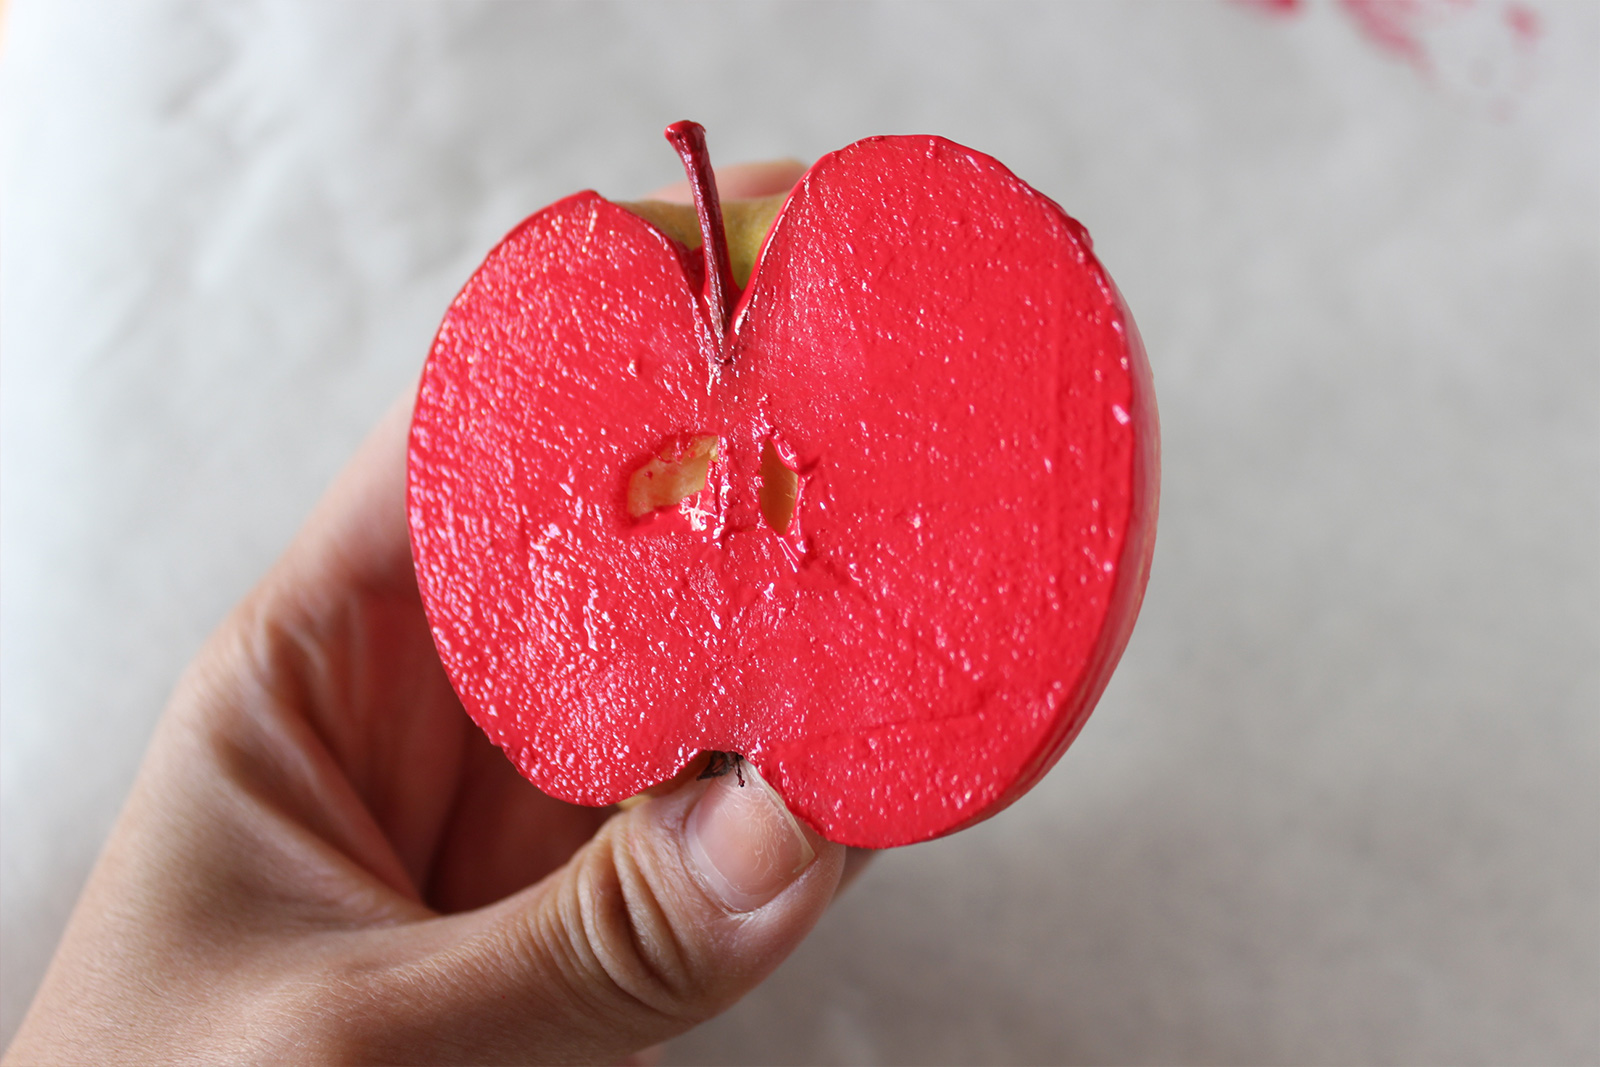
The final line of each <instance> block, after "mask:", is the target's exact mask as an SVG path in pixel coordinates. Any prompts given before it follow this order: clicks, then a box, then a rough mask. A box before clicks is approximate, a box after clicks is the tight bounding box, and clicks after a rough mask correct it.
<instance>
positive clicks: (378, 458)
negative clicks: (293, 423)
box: [5, 163, 865, 1064]
mask: <svg viewBox="0 0 1600 1067" xmlns="http://www.w3.org/2000/svg"><path fill="white" fill-rule="evenodd" d="M801 169H802V168H801V167H800V165H799V164H797V163H767V164H754V165H748V166H745V167H734V168H728V169H727V170H725V171H722V172H719V176H718V178H719V183H720V184H721V186H722V190H723V195H724V196H727V197H738V196H759V195H766V194H770V193H773V192H779V191H782V190H784V189H787V188H788V187H789V186H790V185H792V184H793V183H794V181H795V180H796V179H797V178H798V177H799V175H800V173H801ZM657 195H658V197H663V198H666V197H676V198H677V199H679V200H684V199H686V198H687V189H686V187H682V186H680V187H677V188H675V189H668V190H663V192H662V193H660V194H657ZM409 411H410V405H409V403H408V402H405V401H403V402H401V403H397V404H396V405H395V406H394V408H392V409H391V410H390V411H389V413H388V414H387V415H386V416H385V417H384V419H383V420H382V421H381V422H380V423H379V425H378V426H377V427H376V429H375V430H374V431H373V432H372V434H371V436H370V437H369V438H368V439H367V441H366V443H365V444H364V445H363V446H362V447H361V449H360V451H359V452H358V453H357V455H356V456H355V458H354V459H353V460H352V462H351V463H350V465H349V466H348V467H347V468H346V470H345V471H344V472H343V474H342V475H340V477H339V478H338V479H337V481H336V482H335V483H334V485H333V486H332V488H331V489H330V490H329V491H328V493H327V495H326V496H325V497H324V498H323V500H322V502H321V503H320V504H319V505H318V507H317V509H316V511H315V512H314V513H313V515H312V517H311V518H310V520H309V521H308V522H307V524H306V526H305V527H304V529H303V530H302V531H301V532H300V534H299V535H298V537H297V538H296V539H295V541H294V542H293V544H292V545H291V546H290V548H289V549H288V551H287V552H286V553H285V555H284V556H283V557H282V559H280V560H279V561H278V563H277V564H276V565H275V566H274V567H273V568H272V570H271V571H270V572H269V573H268V574H267V576H266V577H265V578H264V579H263V580H262V582H261V584H260V585H259V586H257V587H256V589H255V590H254V591H253V592H252V593H251V594H250V595H249V596H248V597H247V598H246V599H245V600H244V602H243V603H241V604H240V605H239V606H238V607H237V608H236V609H235V610H234V611H233V613H232V614H231V615H230V616H229V617H228V618H227V619H226V620H225V621H224V622H223V624H222V626H221V627H220V628H219V629H218V631H217V632H216V633H215V634H214V635H213V636H212V638H211V639H210V641H209V642H208V643H207V644H206V646H205V647H204V649H203V650H202V651H201V653H200V655H199V656H198V658H197V659H196V660H195V661H194V663H193V664H192V665H191V666H190V667H189V669H188V671H187V672H186V673H185V675H184V676H183V678H182V680H181V682H180V683H179V685H178V687H177V690H176V692H175V693H174V695H173V697H172V700H171V703H170V705H169V706H168V707H167V709H166V712H165V714H164V715H163V716H162V718H161V721H160V723H159V724H158V726H157V728H156V732H155V736H154V738H153V740H152V742H151V745H150V748H149V751H148V752H147V753H146V756H145V759H144V763H143V765H142V766H141V768H140V771H139V775H138V778H137V780H136V782H135V784H134V787H133V791H132V793H131V794H130V795H129V798H128V800H127V803H126V805H125V807H124V809H123V811H122V813H121V816H120V818H119V819H118V821H117V824H116V826H115V828H114V829H113V831H112V834H111V837H110V839H109V840H108V841H107V843H106V846H105V849H104V851H103V852H102V854H101V856H100V859H99V862H98V863H97V865H96V867H95V869H94V871H93V873H92V874H91V876H90V878H89V881H88V884H87V886H86V887H85V889H84V891H83V895H82V897H81V898H80V899H79V901H78V904H77V907H76V909H75V910H74V912H73V915H72V918H71V921H70V922H69V924H68V927H67V931H66V933H65V935H64V937H63V939H62V942H61V944H60V947H59V948H58V949H57V952H56V956H55V958H54V960H53V961H52V963H51V966H50V969H49V971H48V973H47V975H46V976H45V980H44V983H43V986H42V987H41V989H40V991H39V994H38V996H37V998H36V999H35V1001H34V1003H33V1005H32V1007H31V1009H30V1010H29V1013H28V1016H27V1018H26V1019H25V1020H24V1022H23V1024H22V1028H21V1030H20V1031H19V1032H18V1034H17V1037H16V1039H15V1041H14V1042H13V1044H12V1046H11V1048H10V1049H9V1050H8V1052H7V1055H6V1061H5V1062H6V1063H7V1064H33V1063H51V1062H67V1063H91V1062H92V1063H116V1062H130V1061H132V1062H141V1063H151V1062H163V1063H180V1062H205V1063H221V1062H236V1061H249V1062H318V1063H326V1062H383V1063H450V1062H472V1063H489V1062H556V1063H577V1062H599V1063H603V1062H618V1061H621V1060H624V1059H626V1058H628V1057H630V1056H632V1055H634V1054H636V1053H637V1051H638V1050H640V1049H644V1048H646V1047H647V1046H651V1045H653V1044H655V1043H657V1042H660V1041H663V1040H665V1039H667V1038H669V1037H671V1036H673V1035H675V1034H678V1033H681V1032H682V1031H684V1030H687V1029H689V1028H690V1027H692V1026H694V1025H695V1024H697V1023H699V1022H701V1021H703V1020H705V1019H707V1018H710V1017H711V1016H713V1015H715V1014H717V1013H718V1012H720V1011H722V1010H723V1009H725V1008H727V1007H728V1006H729V1005H730V1004H732V1003H733V1002H734V1001H736V1000H738V999H739V997H740V996H742V995H743V994H744V993H746V992H747V991H749V990H750V989H751V988H752V987H753V986H755V985H756V984H757V983H758V982H760V981H761V980H762V978H764V977H765V976H766V975H767V974H768V973H769V972H770V971H771V970H772V969H773V968H774V967H776V966H777V965H778V963H779V962H780V961H781V960H783V959H784V957H786V956H787V955H788V954H789V952H790V951H791V950H792V949H793V948H794V947H795V946H796V945H797V944H798V943H799V942H800V940H801V939H802V938H803V937H804V936H805V935H806V933H807V932H808V931H809V930H810V929H811V927H812V926H813V925H814V924H815V923H816V921H817V919H818V918H819V917H820V916H821V914H822V912H823V910H824V909H825V908H826V907H827V906H828V903H829V902H830V901H831V900H832V899H833V897H834V895H835V894H836V893H837V892H838V890H839V888H840V886H841V884H842V882H843V881H844V880H846V878H847V877H848V876H849V875H850V874H853V873H854V872H855V870H856V869H858V868H859V866H860V864H861V863H862V862H863V861H864V859H865V854H864V853H857V852H855V850H846V849H845V848H843V847H841V846H839V845H835V844H832V843H830V842H828V841H825V840H823V839H822V838H821V837H820V836H818V835H817V834H816V833H815V832H813V831H812V830H811V829H810V828H808V827H806V826H805V825H804V824H802V823H799V822H798V821H797V820H795V819H794V818H793V817H792V816H790V814H789V813H788V811H787V810H786V809H785V808H784V806H783V804H782V801H781V800H779V799H778V796H777V794H776V793H775V792H773V791H772V790H771V789H770V788H769V787H767V786H765V785H764V784H763V783H761V782H760V781H759V779H757V778H755V777H754V776H753V775H752V774H751V773H750V771H749V769H748V768H747V769H746V771H745V776H744V777H745V780H746V781H747V782H749V783H750V784H749V786H747V787H745V788H740V786H739V785H738V784H737V781H736V779H735V777H734V776H732V775H728V776H725V777H721V778H715V779H711V780H707V781H698V780H695V777H694V775H693V773H692V772H691V773H686V774H685V775H683V776H681V777H680V778H679V779H678V780H677V781H675V782H673V783H669V784H667V785H666V786H664V787H660V788H658V789H657V790H653V791H652V795H651V796H649V797H648V798H646V799H644V800H643V801H642V802H641V803H637V804H630V805H628V806H627V807H626V810H620V811H619V810H617V809H615V808H612V809H591V808H581V807H575V806H572V805H569V804H565V803H562V802H559V801H556V800H554V799H552V798H550V797H548V796H546V795H544V794H543V793H540V792H539V791H538V790H537V789H535V788H534V787H533V786H532V785H530V784H529V783H528V782H527V781H525V780H524V779H523V778H522V777H521V776H520V775H519V774H518V773H517V771H516V769H515V768H514V767H513V766H512V765H511V763H510V762H509V761H508V760H507V759H506V758H505V757H504V755H502V754H501V752H500V751H499V750H498V749H497V748H495V747H494V746H493V745H492V744H491V743H490V742H489V741H488V740H487V738H485V737H484V735H483V734H482V733H481V732H480V731H479V730H478V728H477V727H476V726H475V725H473V723H472V722H471V721H470V720H469V719H468V718H467V716H466V714H465V713H464V712H463V710H462V708H461V705H460V703H459V702H458V700H457V699H456V696H455V694H454V693H453V692H452V690H451V688H450V683H449V681H448V680H447V678H446V677H445V673H444V669H443V667H442V666H441V665H440V663H439V659H438V655H437V653H436V652H435V650H434V646H433V640H432V637H431V636H430V634H429V630H428V625H427V621H426V619H425V618H424V616H423V611H422V605H421V601H420V600H419V598H418V593H417V586H416V581H415V578H414V576H413V573H412V566H411V551H410V544H409V542H408V539H407V529H406V516H405V447H406V431H407V423H408V416H409Z"/></svg>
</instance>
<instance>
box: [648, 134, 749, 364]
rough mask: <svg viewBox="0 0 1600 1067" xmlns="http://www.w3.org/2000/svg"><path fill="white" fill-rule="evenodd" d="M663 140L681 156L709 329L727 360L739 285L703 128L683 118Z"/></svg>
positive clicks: (722, 356) (723, 358) (718, 348)
mask: <svg viewBox="0 0 1600 1067" xmlns="http://www.w3.org/2000/svg"><path fill="white" fill-rule="evenodd" d="M666 137H667V140H668V141H669V142H670V143H671V144H672V147H673V148H675V149H677V151H678V158H679V159H681V160H683V169H684V173H686V174H687V175H688V176H689V190H690V191H691V192H692V193H693V194H694V210H695V214H697V215H699V216H700V244H701V249H702V253H703V255H704V258H705V275H706V281H705V291H704V297H705V302H706V306H707V308H708V309H709V310H710V312H711V333H712V336H713V339H714V340H715V342H716V346H717V352H718V353H719V354H720V358H721V360H722V361H723V362H727V352H728V344H727V338H728V330H729V328H730V327H731V326H732V324H733V305H734V303H735V301H737V300H738V299H739V286H738V283H736V282H735V281H734V280H733V265H732V263H731V261H730V260H729V258H728V235H727V231H726V230H724V229H723V225H722V202H721V201H720V200H719V199H718V197H717V178H716V175H715V174H713V173H712V170H711V153H710V152H709V151H707V149H706V128H705V127H704V126H702V125H700V124H699V123H698V122H690V121H688V120H687V119H685V120H684V121H682V122H674V123H673V124H672V125H671V126H668V127H667V129H666Z"/></svg>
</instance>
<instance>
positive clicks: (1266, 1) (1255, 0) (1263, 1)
mask: <svg viewBox="0 0 1600 1067" xmlns="http://www.w3.org/2000/svg"><path fill="white" fill-rule="evenodd" d="M1303 2H1304V0H1234V3H1236V4H1240V5H1242V6H1244V7H1253V8H1256V9H1258V10H1261V11H1266V12H1268V13H1270V14H1273V15H1298V14H1299V13H1300V9H1301V7H1302V5H1303Z"/></svg>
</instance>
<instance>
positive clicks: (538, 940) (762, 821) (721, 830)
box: [365, 764, 845, 1063]
mask: <svg viewBox="0 0 1600 1067" xmlns="http://www.w3.org/2000/svg"><path fill="white" fill-rule="evenodd" d="M741 777H742V782H743V784H741ZM844 858H845V849H844V847H843V846H841V845H835V844H832V843H831V842H828V841H826V840H824V839H823V838H822V837H821V836H820V835H818V834H817V833H816V832H815V831H813V830H811V829H810V828H809V827H807V826H805V825H804V824H802V823H801V822H800V821H799V820H797V819H795V818H794V816H792V815H791V814H790V813H789V811H788V809H787V808H786V807H785V806H784V804H783V801H782V800H781V799H780V798H779V796H778V794H777V792H776V791H774V790H773V789H772V788H771V787H770V786H769V785H767V784H766V782H765V781H763V780H762V778H761V777H760V775H759V774H757V773H756V772H755V770H754V768H753V767H751V766H750V765H749V764H745V765H744V766H743V768H742V769H741V773H740V774H739V775H735V774H728V775H724V776H723V777H720V778H714V779H710V780H708V781H692V782H688V783H686V784H684V785H682V786H681V787H679V788H678V789H676V790H674V791H672V792H670V793H668V794H666V795H664V796H656V797H652V798H650V799H648V800H646V801H644V802H643V803H641V804H639V805H637V806H635V807H632V808H630V809H629V810H627V811H625V812H623V813H621V814H619V815H617V816H616V817H614V818H612V819H611V820H610V821H609V822H607V823H606V824H605V825H604V826H603V827H601V829H600V831H599V833H597V834H596V835H595V836H594V837H593V838H592V839H591V840H590V841H589V842H588V843H587V844H586V845H585V846H584V847H583V848H582V849H580V850H579V851H578V852H577V853H576V854H575V855H574V856H573V857H572V859H571V860H570V861H569V862H568V863H567V865H566V866H564V867H562V868H561V869H560V870H558V871H556V872H555V873H553V874H551V875H550V876H549V877H548V878H546V879H545V880H544V881H542V882H540V883H539V884H537V885H535V886H531V887H529V888H528V889H526V890H524V891H522V892H521V893H518V894H515V895H513V896H511V897H508V898H506V899H505V900H503V901H501V902H499V903H498V904H495V905H493V906H491V907H489V908H485V909H482V910H480V911H478V912H472V913H468V914H465V915H460V916H454V917H450V918H445V919H439V920H435V921H433V922H428V923H424V924H421V925H420V926H417V927H412V928H411V930H410V933H412V934H415V935H418V936H420V937H421V938H422V939H423V941H424V943H423V944H421V945H418V946H416V948H417V949H420V953H419V954H415V955H412V958H411V960H410V961H408V963H407V964H405V965H402V966H401V967H399V968H395V969H390V968H385V970H390V971H391V973H393V974H395V975H396V976H397V977H400V978H401V982H400V985H399V988H398V989H397V990H396V991H395V992H398V993H399V996H398V998H397V999H390V996H391V995H392V994H386V995H385V999H386V1000H388V1001H389V1003H390V1004H392V1005H394V1006H395V1007H397V1008H399V1010H398V1011H396V1012H394V1013H390V1012H387V1011H386V1012H384V1013H383V1014H384V1015H386V1016H388V1017H389V1020H391V1024H390V1025H389V1026H386V1027H385V1029H386V1031H387V1032H386V1033H385V1034H384V1035H383V1038H382V1041H381V1044H382V1045H384V1046H390V1045H391V1042H392V1047H372V1048H368V1049H366V1050H365V1052H367V1053H368V1054H371V1055H372V1056H374V1057H375V1058H379V1059H389V1060H390V1061H391V1062H399V1061H400V1060H407V1061H415V1060H416V1059H417V1058H418V1057H419V1056H420V1057H421V1058H422V1059H426V1060H429V1061H438V1062H444V1061H445V1060H448V1059H457V1058H463V1059H468V1060H474V1061H487V1060H491V1059H500V1058H502V1057H503V1058H508V1059H527V1058H534V1059H536V1060H538V1061H540V1062H546V1061H548V1062H561V1063H575V1062H615V1061H617V1060H618V1059H620V1058H622V1057H623V1056H626V1055H627V1054H629V1053H631V1052H633V1051H635V1050H637V1049H640V1048H643V1047H645V1046H647V1045H652V1044H655V1043H657V1042H660V1041H664V1040H666V1039H667V1038H669V1037H672V1036H674V1035H676V1034H679V1033H682V1032H683V1031H685V1030H687V1029H689V1028H690V1027H693V1026H695V1025H696V1024H698V1023H700V1022H703V1021H705V1020H706V1019H709V1018H711V1017H712V1016H714V1015H716V1014H717V1013H719V1012H721V1011H723V1010H724V1009H725V1008H727V1007H729V1006H730V1005H732V1004H733V1003H734V1002H735V1001H736V1000H738V999H739V998H740V997H741V996H743V995H744V994H745V993H746V992H748V991H749V990H750V989H752V988H754V987H755V986H756V984H757V983H759V982H760V981H761V980H762V979H763V978H765V977H766V976H767V975H768V974H769V973H771V971H772V970H773V968H775V967H776V966H777V965H778V964H779V963H780V962H782V960H783V959H784V958H785V957H786V956H788V955H789V953H790V952H791V951H792V950H793V949H794V948H795V946H796V945H797V944H799V942H800V940H801V939H802V938H803V937H804V936H805V935H806V933H807V932H808V931H810V929H811V927H812V926H813V925H815V924H816V921H817V919H818V918H819V917H820V916H821V915H822V913H823V911H824V910H825V909H826V908H827V906H828V903H829V901H830V900H832V899H833V895H834V892H835V890H836V889H837V887H838V884H839V877H840V874H841V872H842V870H843V867H844ZM402 1005H403V1006H402ZM394 1020H399V1024H398V1025H394V1023H393V1021H394Z"/></svg>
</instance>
